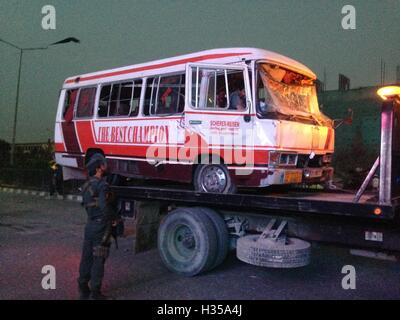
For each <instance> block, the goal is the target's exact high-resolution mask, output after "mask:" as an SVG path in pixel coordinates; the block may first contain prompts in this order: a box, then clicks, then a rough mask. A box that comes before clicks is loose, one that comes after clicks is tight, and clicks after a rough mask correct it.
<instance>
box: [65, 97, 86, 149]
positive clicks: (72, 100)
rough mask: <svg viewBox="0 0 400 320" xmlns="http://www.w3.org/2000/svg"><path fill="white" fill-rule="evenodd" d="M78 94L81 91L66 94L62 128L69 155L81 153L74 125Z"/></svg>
mask: <svg viewBox="0 0 400 320" xmlns="http://www.w3.org/2000/svg"><path fill="white" fill-rule="evenodd" d="M78 92H79V89H72V90H67V91H66V92H65V99H64V109H63V113H62V120H61V128H62V135H63V140H64V144H65V149H66V152H67V153H80V152H81V150H80V147H79V142H78V139H77V134H76V129H75V123H74V122H75V121H74V111H75V106H76V103H77V98H78Z"/></svg>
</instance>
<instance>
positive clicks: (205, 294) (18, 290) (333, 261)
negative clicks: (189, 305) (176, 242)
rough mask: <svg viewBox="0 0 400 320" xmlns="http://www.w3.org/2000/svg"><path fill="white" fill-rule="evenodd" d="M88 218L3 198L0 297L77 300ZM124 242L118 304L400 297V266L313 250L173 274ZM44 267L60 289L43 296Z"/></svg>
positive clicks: (117, 272) (76, 211) (56, 204)
mask: <svg viewBox="0 0 400 320" xmlns="http://www.w3.org/2000/svg"><path fill="white" fill-rule="evenodd" d="M84 222H85V213H84V210H83V209H82V207H81V206H80V205H79V204H78V203H75V202H69V201H62V200H45V199H44V198H41V197H35V196H27V195H13V194H7V193H1V192H0V299H76V298H77V292H76V280H75V279H76V278H77V270H78V265H79V259H80V250H81V242H82V232H83V226H84ZM133 241H134V239H133V237H128V238H125V239H121V240H120V249H119V250H113V251H112V253H111V256H110V259H109V260H108V261H107V271H106V276H105V283H104V290H105V292H107V294H110V295H112V296H114V297H115V298H117V299H229V300H230V299H359V298H363V299H383V298H389V299H390V298H396V299H399V298H400V285H399V283H400V281H399V280H400V263H396V262H388V261H380V260H372V259H367V258H362V257H354V256H351V255H350V254H349V253H348V250H346V249H343V248H335V247H331V246H321V245H318V246H315V247H314V248H313V261H312V263H311V265H310V266H308V267H305V268H302V269H295V270H274V269H265V268H259V267H254V266H250V265H246V264H244V263H242V262H240V261H238V260H237V259H236V258H235V256H234V255H233V254H232V255H231V256H229V258H228V259H227V261H226V262H225V263H224V264H223V265H222V266H220V267H219V268H218V269H216V270H214V271H213V272H211V273H208V274H205V275H202V276H198V277H194V278H183V277H180V276H177V275H175V274H173V273H170V272H169V271H168V270H167V269H166V268H165V267H164V266H163V264H162V263H161V260H160V258H159V256H158V253H157V251H156V250H151V251H148V252H145V253H140V254H136V255H134V254H133V251H132V247H133ZM44 265H53V266H54V267H55V268H56V272H57V274H56V276H57V278H56V279H57V282H56V290H43V289H42V287H41V280H42V277H43V276H44V275H43V274H41V270H42V267H43V266H44ZM344 265H353V266H354V267H355V268H356V272H357V282H356V286H357V288H356V290H343V289H342V287H341V281H342V277H343V276H344V275H343V274H341V269H342V267H343V266H344Z"/></svg>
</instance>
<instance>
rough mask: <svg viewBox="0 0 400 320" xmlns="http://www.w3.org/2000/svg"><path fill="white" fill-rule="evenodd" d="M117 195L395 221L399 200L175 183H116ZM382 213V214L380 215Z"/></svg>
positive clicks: (268, 211)
mask: <svg viewBox="0 0 400 320" xmlns="http://www.w3.org/2000/svg"><path fill="white" fill-rule="evenodd" d="M111 188H112V190H113V191H114V192H115V193H116V194H117V196H119V197H121V198H126V199H134V200H154V201H162V202H165V203H167V204H179V205H187V206H202V205H203V206H209V207H215V208H222V209H232V210H240V211H243V212H245V211H246V210H248V211H252V212H257V213H260V214H263V213H265V214H274V213H275V214H279V213H280V214H282V212H283V211H284V212H285V214H286V213H287V214H302V215H304V214H308V215H313V216H320V215H330V216H348V217H358V218H365V219H370V220H394V219H395V218H396V215H397V211H398V204H397V202H393V204H391V205H380V204H378V203H377V202H376V197H375V194H373V193H366V194H364V195H363V196H362V197H361V199H360V201H359V202H358V203H353V198H354V195H355V192H354V193H350V192H343V191H334V192H333V191H330V192H323V191H316V190H303V189H301V190H300V189H293V190H286V191H285V190H284V191H272V190H268V189H256V190H241V191H239V193H237V194H212V193H200V192H195V191H193V190H188V188H186V189H185V188H183V187H178V186H172V187H165V186H163V187H157V186H145V185H141V186H123V187H121V186H113V187H111ZM378 212H379V214H377V213H378Z"/></svg>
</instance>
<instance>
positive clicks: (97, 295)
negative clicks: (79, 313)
mask: <svg viewBox="0 0 400 320" xmlns="http://www.w3.org/2000/svg"><path fill="white" fill-rule="evenodd" d="M91 298H92V300H114V299H113V298H111V297H108V296H105V295H104V294H102V293H101V291H99V290H96V291H93V292H92V295H91Z"/></svg>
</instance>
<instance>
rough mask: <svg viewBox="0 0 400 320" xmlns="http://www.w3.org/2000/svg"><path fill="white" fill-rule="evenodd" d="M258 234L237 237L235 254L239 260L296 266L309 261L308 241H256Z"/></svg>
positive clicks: (259, 264) (279, 266) (272, 266)
mask: <svg viewBox="0 0 400 320" xmlns="http://www.w3.org/2000/svg"><path fill="white" fill-rule="evenodd" d="M259 238H260V235H249V236H244V237H241V238H239V239H238V241H237V248H236V255H237V257H238V259H239V260H241V261H243V262H246V263H249V264H253V265H256V266H261V267H270V268H298V267H303V266H306V265H308V264H309V263H310V256H311V254H310V253H311V245H310V243H308V242H306V241H303V240H300V239H296V238H287V241H286V243H280V242H275V241H272V240H269V239H265V240H261V241H257V240H258V239H259Z"/></svg>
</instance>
